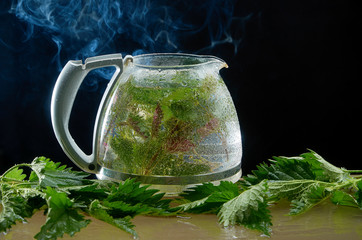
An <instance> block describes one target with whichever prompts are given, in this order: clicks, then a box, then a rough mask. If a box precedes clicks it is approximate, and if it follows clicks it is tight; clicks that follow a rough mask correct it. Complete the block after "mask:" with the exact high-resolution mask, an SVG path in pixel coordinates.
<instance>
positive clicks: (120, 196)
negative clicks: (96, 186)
mask: <svg viewBox="0 0 362 240" xmlns="http://www.w3.org/2000/svg"><path fill="white" fill-rule="evenodd" d="M140 184H141V183H140V182H135V180H134V179H128V180H126V181H124V182H123V183H120V184H119V185H118V187H115V186H113V187H112V188H111V191H110V193H109V195H108V197H107V198H106V199H105V201H104V202H108V206H111V204H112V203H113V205H112V206H113V208H117V205H118V206H119V207H118V210H117V211H118V212H119V210H120V209H122V208H123V207H125V208H124V209H123V210H124V211H125V212H127V214H128V215H129V216H132V217H133V216H135V215H138V214H140V213H143V214H148V215H162V216H167V215H174V213H172V212H170V211H169V210H170V207H169V203H170V201H171V200H170V199H162V198H163V196H164V195H165V194H164V193H158V192H159V190H157V189H148V187H149V185H146V186H140ZM125 204H126V205H125ZM127 204H128V205H127ZM122 205H124V206H122ZM126 206H128V207H126ZM132 206H136V207H132ZM141 209H142V211H140V210H141ZM121 211H122V210H121Z"/></svg>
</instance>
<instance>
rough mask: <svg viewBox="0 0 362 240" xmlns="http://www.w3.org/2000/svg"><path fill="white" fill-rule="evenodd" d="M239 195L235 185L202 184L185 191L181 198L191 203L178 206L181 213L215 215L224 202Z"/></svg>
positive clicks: (221, 183)
mask: <svg viewBox="0 0 362 240" xmlns="http://www.w3.org/2000/svg"><path fill="white" fill-rule="evenodd" d="M238 195H239V188H238V186H237V185H236V184H233V183H232V182H228V181H221V182H220V185H218V186H215V185H213V184H212V183H203V184H201V185H197V186H195V187H193V188H191V189H190V190H188V191H185V192H184V193H183V194H181V196H183V197H184V199H185V200H188V201H191V202H187V203H185V204H182V205H180V206H179V208H180V209H181V210H182V211H187V212H192V213H206V212H208V213H213V212H214V213H217V212H218V211H219V209H220V207H221V206H222V204H224V203H225V202H227V201H229V200H231V199H233V198H234V197H236V196H238Z"/></svg>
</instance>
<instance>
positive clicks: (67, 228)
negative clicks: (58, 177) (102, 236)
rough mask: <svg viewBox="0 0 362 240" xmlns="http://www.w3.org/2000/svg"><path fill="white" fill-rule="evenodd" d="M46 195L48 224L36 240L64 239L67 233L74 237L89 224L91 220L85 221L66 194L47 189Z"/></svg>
mask: <svg viewBox="0 0 362 240" xmlns="http://www.w3.org/2000/svg"><path fill="white" fill-rule="evenodd" d="M45 194H46V198H47V202H48V213H47V218H46V223H45V224H44V225H43V226H42V227H41V230H40V232H39V233H38V234H36V235H35V238H36V239H57V238H58V237H63V235H64V234H65V233H66V234H69V235H70V236H73V235H74V234H75V233H76V232H79V231H80V230H81V228H84V227H86V226H87V225H88V224H89V222H90V220H86V219H84V216H82V215H80V214H79V213H78V211H77V210H76V209H74V208H73V204H74V203H73V202H72V201H71V200H70V199H69V198H68V197H67V194H66V193H62V192H60V193H59V192H57V191H56V190H55V189H53V188H51V187H47V188H46V190H45Z"/></svg>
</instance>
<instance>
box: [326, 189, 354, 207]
mask: <svg viewBox="0 0 362 240" xmlns="http://www.w3.org/2000/svg"><path fill="white" fill-rule="evenodd" d="M331 201H332V202H333V203H334V204H336V205H343V206H349V207H357V208H358V207H360V204H359V203H358V201H357V200H356V199H355V198H354V197H353V196H352V195H351V194H349V193H346V192H343V191H340V190H338V191H335V192H334V193H333V195H332V197H331Z"/></svg>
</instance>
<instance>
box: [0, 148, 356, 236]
mask: <svg viewBox="0 0 362 240" xmlns="http://www.w3.org/2000/svg"><path fill="white" fill-rule="evenodd" d="M24 168H29V169H30V173H28V174H25V173H24V171H23V169H24ZM352 173H353V174H354V175H351V174H352ZM359 173H362V170H346V169H343V168H338V167H336V166H334V165H332V164H330V163H328V162H327V161H326V160H325V159H323V158H322V157H321V156H320V155H318V154H317V153H315V152H313V151H309V152H307V153H304V154H301V155H300V156H297V157H274V158H273V159H272V160H270V161H269V162H268V163H262V164H260V165H259V166H257V170H255V171H253V172H252V174H250V175H248V176H245V177H244V178H243V179H241V180H240V181H239V182H237V183H232V182H229V181H222V182H221V183H220V184H219V185H217V186H216V185H214V184H212V183H203V184H200V185H197V186H195V187H193V188H191V189H188V190H187V191H185V192H183V193H182V194H181V195H180V197H179V198H176V199H164V198H163V196H164V193H160V192H159V191H158V190H155V189H149V186H142V185H141V184H140V183H139V182H135V181H134V180H126V181H124V182H122V183H118V182H111V181H105V180H93V179H87V176H88V174H86V173H84V172H80V171H74V170H72V169H70V168H66V166H64V165H63V166H62V165H60V163H55V162H53V161H51V160H49V159H47V158H45V157H38V158H35V159H34V160H33V162H31V163H24V164H18V165H15V166H13V167H11V168H10V169H8V170H7V171H5V172H4V173H3V175H1V176H0V200H1V213H0V232H2V233H6V232H7V231H9V230H10V229H11V227H12V226H13V225H14V224H16V223H17V222H24V221H26V219H27V218H30V217H31V216H32V215H33V214H34V213H35V212H36V211H39V210H43V211H44V212H45V214H46V222H45V223H44V225H43V226H42V227H41V229H40V231H39V233H37V234H36V235H35V236H34V237H35V238H36V239H57V238H59V237H62V236H63V235H64V234H69V235H70V236H73V235H74V234H75V233H77V232H79V231H80V230H81V229H82V228H84V227H86V226H87V225H88V224H89V222H90V221H91V219H90V218H88V217H86V216H92V217H94V218H97V219H100V220H102V221H104V222H107V223H109V224H112V225H114V226H116V227H118V228H119V229H122V230H124V231H126V232H128V233H130V234H132V235H134V236H135V237H137V232H136V231H135V230H134V225H133V224H132V222H131V220H132V218H133V217H135V216H137V215H148V216H175V215H180V214H185V213H199V214H201V213H215V214H217V215H218V217H219V221H220V224H221V226H225V227H227V226H233V225H235V224H240V225H243V226H245V227H247V228H250V229H255V230H258V231H260V232H262V233H264V234H265V235H268V236H270V235H271V233H272V229H271V227H272V221H271V217H272V216H271V213H270V205H271V204H273V203H276V202H278V201H280V200H281V199H287V200H288V201H290V203H291V205H290V206H291V208H290V212H289V214H290V215H298V214H302V213H305V212H307V211H308V210H309V209H311V208H312V207H314V206H315V205H318V204H320V203H321V202H324V201H327V200H329V201H331V202H332V203H334V204H336V205H341V206H348V207H353V208H358V209H362V176H361V175H356V174H359ZM171 202H173V203H172V204H170V203H171ZM175 205H176V207H172V206H175Z"/></svg>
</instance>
